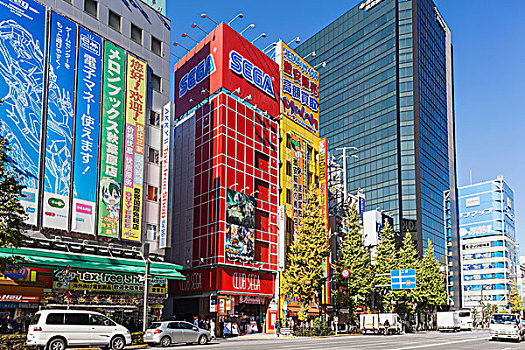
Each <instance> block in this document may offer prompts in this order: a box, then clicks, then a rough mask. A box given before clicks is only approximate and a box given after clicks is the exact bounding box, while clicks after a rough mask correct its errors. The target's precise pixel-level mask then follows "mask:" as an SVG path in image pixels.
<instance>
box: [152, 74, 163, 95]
mask: <svg viewBox="0 0 525 350" xmlns="http://www.w3.org/2000/svg"><path fill="white" fill-rule="evenodd" d="M160 85H161V84H160V77H159V76H158V75H155V74H153V73H151V88H152V89H153V90H155V91H158V92H161V91H160Z"/></svg>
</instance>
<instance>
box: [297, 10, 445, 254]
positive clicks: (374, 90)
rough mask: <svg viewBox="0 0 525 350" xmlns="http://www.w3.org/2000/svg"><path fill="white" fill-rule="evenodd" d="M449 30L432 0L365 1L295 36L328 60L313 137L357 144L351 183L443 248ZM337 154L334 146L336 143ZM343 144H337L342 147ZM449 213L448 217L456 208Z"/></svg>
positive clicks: (422, 243) (302, 50) (370, 203)
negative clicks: (307, 33)
mask: <svg viewBox="0 0 525 350" xmlns="http://www.w3.org/2000/svg"><path fill="white" fill-rule="evenodd" d="M450 39H451V38H450V30H448V27H447V26H446V24H445V22H444V21H443V18H442V17H441V16H440V15H439V12H438V11H437V8H436V7H435V5H434V3H433V2H432V1H431V0H412V1H397V0H383V1H365V2H364V3H362V4H361V5H358V6H356V7H354V8H352V9H351V10H349V11H348V12H346V13H345V14H343V15H342V16H341V17H339V18H338V19H336V20H335V21H334V22H332V23H331V24H329V25H328V26H326V27H325V28H324V29H322V30H321V31H320V32H318V33H317V34H315V35H314V36H313V37H311V38H310V39H308V40H306V41H305V42H304V43H302V44H301V45H299V47H298V48H297V52H298V53H299V54H301V55H307V54H309V53H311V52H313V51H315V52H316V55H315V58H312V57H310V58H309V59H308V61H309V62H310V63H311V64H312V65H314V66H315V65H317V64H319V63H322V62H326V67H325V68H323V69H322V71H321V82H320V95H321V101H320V110H321V114H320V128H321V130H320V136H321V137H326V138H327V139H328V142H329V144H330V147H331V149H333V150H336V149H338V148H340V147H352V146H353V147H358V148H359V151H358V152H357V153H356V154H357V155H358V156H359V160H356V161H352V162H349V164H348V169H349V171H348V174H347V179H346V181H347V182H348V190H349V192H351V193H355V192H357V190H358V189H362V190H363V191H364V194H365V196H366V204H367V206H366V209H367V210H373V209H376V208H380V209H381V210H384V211H387V212H389V213H390V214H391V215H392V217H393V219H394V226H395V229H396V230H398V231H405V230H406V229H407V228H410V227H414V230H413V231H412V234H413V238H414V239H415V240H417V247H418V251H419V253H420V254H422V253H423V250H424V249H425V248H426V247H427V242H428V240H431V241H432V242H433V244H434V246H435V251H436V254H437V255H438V256H440V255H441V256H444V255H445V254H446V252H445V237H444V234H443V216H442V194H443V191H445V190H449V189H454V188H455V146H454V137H453V135H454V109H453V81H452V46H451V41H450ZM334 153H335V154H337V153H336V151H334ZM339 153H341V151H339ZM454 219H455V217H454Z"/></svg>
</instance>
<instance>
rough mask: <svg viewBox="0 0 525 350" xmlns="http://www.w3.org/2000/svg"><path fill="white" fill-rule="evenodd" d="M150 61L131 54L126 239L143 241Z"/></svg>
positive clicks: (125, 155)
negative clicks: (147, 96) (145, 128)
mask: <svg viewBox="0 0 525 350" xmlns="http://www.w3.org/2000/svg"><path fill="white" fill-rule="evenodd" d="M146 80H147V64H146V63H145V62H142V61H141V60H139V59H138V58H136V57H133V56H130V55H128V64H127V76H126V127H125V143H124V183H123V187H124V191H123V196H122V204H123V215H122V239H126V240H130V241H138V242H140V240H141V231H142V230H141V228H142V190H143V182H144V119H145V118H144V116H145V113H146Z"/></svg>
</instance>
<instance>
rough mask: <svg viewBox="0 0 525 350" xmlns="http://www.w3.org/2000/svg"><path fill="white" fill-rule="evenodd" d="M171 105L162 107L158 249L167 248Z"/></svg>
mask: <svg viewBox="0 0 525 350" xmlns="http://www.w3.org/2000/svg"><path fill="white" fill-rule="evenodd" d="M170 121H171V103H168V104H166V105H165V106H164V115H163V118H162V189H161V191H162V192H161V198H160V248H166V247H167V246H168V194H169V170H170V135H171V129H170V125H171V122H170Z"/></svg>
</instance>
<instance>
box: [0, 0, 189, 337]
mask: <svg viewBox="0 0 525 350" xmlns="http://www.w3.org/2000/svg"><path fill="white" fill-rule="evenodd" d="M0 7H1V8H2V9H1V11H0V13H1V14H0V23H1V24H0V26H1V28H3V29H2V30H5V31H6V33H10V34H6V35H3V36H2V40H1V43H0V45H1V47H2V53H1V54H0V59H1V60H2V62H4V63H5V64H2V67H4V68H2V70H1V78H0V79H1V80H2V81H1V86H2V87H0V93H1V95H2V98H3V103H2V104H1V105H0V114H1V115H2V127H1V131H0V134H1V136H3V137H7V139H8V143H9V145H10V147H11V149H12V150H11V151H10V156H11V158H12V159H13V160H14V162H13V163H12V168H13V170H14V171H15V172H16V173H18V174H19V175H21V176H22V177H23V179H22V180H21V181H22V183H23V184H24V185H26V187H27V188H26V189H24V190H23V193H22V196H21V203H22V204H23V206H24V208H25V209H26V213H27V214H28V220H27V224H28V230H27V232H26V233H27V235H28V239H26V240H25V242H24V247H22V248H20V249H18V250H14V251H13V250H12V249H8V248H0V249H2V251H1V254H2V255H4V256H8V255H9V254H13V253H15V254H18V255H20V256H22V257H24V258H26V263H27V266H24V269H23V270H24V273H23V274H22V275H24V277H20V278H18V279H16V278H11V277H9V276H20V274H16V273H15V274H13V273H12V271H6V273H5V275H4V278H3V279H2V280H1V281H0V285H1V284H3V286H0V288H3V289H2V291H1V293H3V294H4V296H5V295H14V297H13V300H31V303H32V305H29V304H24V303H23V302H22V301H20V302H11V303H7V301H9V300H2V301H1V302H0V308H6V309H11V312H12V309H17V312H18V309H20V310H22V309H25V310H30V311H31V310H33V309H34V307H36V308H38V307H51V306H52V307H62V306H65V304H66V299H67V303H70V304H71V305H79V306H83V307H90V308H98V309H100V310H101V311H104V312H106V313H111V314H112V316H113V317H114V318H115V319H116V320H117V321H120V322H126V323H127V324H128V325H129V327H130V328H132V329H139V328H140V324H141V323H142V311H141V303H142V302H141V300H142V301H143V297H142V295H143V294H144V292H143V290H144V283H143V282H140V278H139V276H138V275H143V274H144V272H145V271H144V270H145V267H144V262H143V258H142V256H143V255H141V254H146V253H147V252H148V248H149V252H150V254H151V255H150V257H151V259H152V260H153V263H152V264H153V265H152V270H151V271H150V272H151V274H152V275H153V277H155V276H160V275H164V277H168V275H169V274H170V273H172V272H173V271H172V272H170V271H169V270H170V269H173V268H175V266H174V265H172V264H163V263H161V261H163V256H164V250H165V249H163V248H161V246H160V244H159V232H160V225H161V210H160V199H161V195H162V184H161V170H162V159H163V158H162V150H163V148H165V147H164V146H163V145H162V144H161V142H162V140H163V137H162V136H163V129H162V127H163V118H164V116H165V113H164V106H165V105H167V104H168V103H169V96H168V95H169V85H168V82H169V59H170V54H169V47H170V26H171V25H170V21H169V20H168V19H167V18H166V17H165V16H164V15H163V14H161V13H160V12H157V11H156V10H154V9H153V8H151V7H150V6H148V5H147V4H146V3H143V2H140V1H135V2H133V3H132V5H130V4H129V3H128V2H127V1H109V0H99V1H95V0H69V1H64V0H49V1H45V0H44V1H40V2H35V1H32V0H29V1H25V2H20V1H8V2H6V3H5V4H3V5H0ZM160 7H162V5H160ZM159 10H160V11H162V9H159ZM22 39H23V40H22ZM22 43H23V44H22ZM22 57H23V59H22ZM22 86H25V87H26V88H24V89H21V88H20V87H22ZM168 107H169V105H168ZM3 116H9V118H5V119H4V117H3ZM170 121H171V116H170V115H167V125H166V126H165V128H164V131H165V132H167V133H168V135H169V133H170V125H171V124H170ZM168 139H169V138H168ZM165 167H166V166H165ZM164 192H165V193H166V191H164ZM145 243H148V244H147V245H146V244H145ZM145 245H146V246H148V248H146V249H145V250H144V249H143V247H144V246H145ZM115 265H122V267H121V268H119V267H118V266H115ZM97 266H98V267H97ZM162 269H166V270H163V271H162V273H161V270H162ZM175 275H176V273H175ZM66 276H70V278H69V280H70V281H71V282H70V283H69V284H70V286H68V285H67V284H68V283H65V281H66V280H67V278H66ZM179 277H182V276H180V275H179ZM168 278H169V277H168ZM166 283H167V282H166V279H165V278H161V277H159V278H156V279H155V278H154V280H153V281H152V283H151V284H150V286H149V288H150V293H152V294H151V302H150V305H149V308H150V310H149V311H148V312H149V313H150V315H155V317H154V319H157V318H159V317H160V315H161V310H162V308H163V301H164V299H165V297H166V295H167V285H166ZM22 287H23V288H22ZM68 287H69V288H68ZM13 288H15V289H16V288H18V289H17V290H13ZM24 288H28V289H24ZM68 289H69V290H71V293H68V292H67V291H68ZM141 290H142V291H141ZM24 291H27V293H31V294H27V295H26V294H25V292H24ZM24 296H30V297H31V298H29V299H27V298H24ZM8 299H9V298H8ZM27 306H32V307H31V308H29V307H27ZM115 306H117V307H115ZM116 310H118V311H116ZM8 311H9V310H8ZM33 311H34V310H33ZM19 314H20V315H21V313H19ZM22 318H23V317H22ZM150 320H151V319H150Z"/></svg>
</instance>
